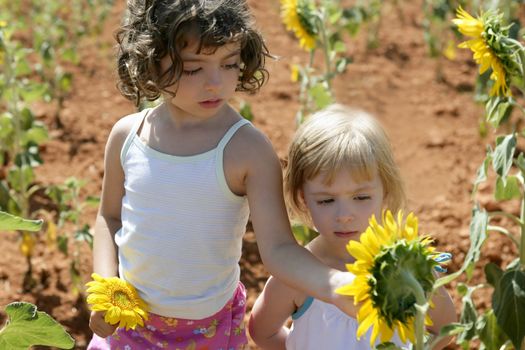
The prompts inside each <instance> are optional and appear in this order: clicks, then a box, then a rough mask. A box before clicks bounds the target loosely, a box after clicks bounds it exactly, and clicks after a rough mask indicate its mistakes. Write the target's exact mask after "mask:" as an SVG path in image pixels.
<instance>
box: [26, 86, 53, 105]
mask: <svg viewBox="0 0 525 350" xmlns="http://www.w3.org/2000/svg"><path fill="white" fill-rule="evenodd" d="M47 90H48V86H47V85H46V84H38V83H32V84H30V85H27V86H26V87H25V88H24V89H23V90H21V91H20V95H21V97H22V98H23V100H24V101H26V102H35V101H39V100H42V99H44V96H45V94H46V93H47Z"/></svg>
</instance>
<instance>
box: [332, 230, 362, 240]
mask: <svg viewBox="0 0 525 350" xmlns="http://www.w3.org/2000/svg"><path fill="white" fill-rule="evenodd" d="M358 233H359V232H357V231H336V232H334V234H335V235H336V236H337V237H341V238H350V237H352V236H354V235H356V234H358Z"/></svg>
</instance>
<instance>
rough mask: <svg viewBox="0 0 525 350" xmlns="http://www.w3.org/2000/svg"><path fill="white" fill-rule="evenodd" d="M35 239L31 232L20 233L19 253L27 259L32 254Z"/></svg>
mask: <svg viewBox="0 0 525 350" xmlns="http://www.w3.org/2000/svg"><path fill="white" fill-rule="evenodd" d="M35 244H36V239H35V236H34V235H33V234H32V233H31V232H23V233H22V242H21V243H20V251H21V252H22V254H23V255H24V256H25V257H29V256H31V255H32V254H33V250H34V248H35Z"/></svg>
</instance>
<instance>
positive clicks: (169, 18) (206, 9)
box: [115, 0, 271, 106]
mask: <svg viewBox="0 0 525 350" xmlns="http://www.w3.org/2000/svg"><path fill="white" fill-rule="evenodd" d="M115 37H116V40H117V43H118V57H117V65H118V75H119V81H118V83H117V87H118V88H119V90H120V91H121V93H122V94H123V95H124V96H125V97H126V98H128V99H130V100H132V101H135V104H136V105H137V106H138V105H139V104H140V102H141V100H143V99H146V100H148V101H153V100H156V99H157V98H159V97H160V95H161V93H162V92H167V91H166V88H167V87H169V86H172V85H173V84H175V83H176V82H177V81H178V80H179V79H180V77H181V75H182V70H183V62H182V60H181V56H180V52H181V50H182V49H184V48H185V47H186V46H188V42H189V40H190V39H197V40H198V50H197V53H200V52H204V51H203V50H205V53H206V54H208V53H211V54H212V53H213V52H215V50H216V49H217V48H218V47H220V46H222V45H225V44H228V43H232V42H240V44H241V72H240V75H239V82H238V84H237V91H246V92H249V93H255V92H256V91H257V90H259V88H260V87H261V86H262V85H263V84H264V82H265V81H266V80H267V78H268V71H267V70H266V69H265V68H264V63H265V58H266V57H271V55H270V53H269V51H268V48H267V47H266V45H265V43H264V41H263V38H262V36H261V34H260V33H259V32H258V31H257V30H256V29H255V26H254V20H253V17H252V16H251V14H250V11H249V9H248V5H247V4H246V1H245V0H214V1H210V0H128V7H127V12H126V16H125V18H124V21H123V24H122V26H121V27H120V29H119V30H118V31H117V32H116V34H115ZM166 55H169V57H170V58H171V60H172V62H173V64H172V65H171V67H170V68H169V69H168V70H166V71H164V72H163V71H162V70H161V66H160V62H161V59H162V58H163V57H165V56H166Z"/></svg>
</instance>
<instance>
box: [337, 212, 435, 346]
mask: <svg viewBox="0 0 525 350" xmlns="http://www.w3.org/2000/svg"><path fill="white" fill-rule="evenodd" d="M383 225H384V226H381V225H379V223H378V222H377V220H376V218H375V216H372V218H371V219H370V221H369V227H368V228H367V229H366V231H365V232H363V234H361V237H360V240H359V241H350V242H349V243H348V245H347V250H348V252H349V253H350V254H351V255H352V256H353V257H354V258H355V262H354V263H353V264H348V265H347V269H348V271H350V272H352V273H353V274H355V276H356V277H355V279H354V281H353V282H352V283H351V284H349V285H346V286H344V287H341V288H339V289H338V290H337V291H336V292H337V293H339V294H342V295H349V296H353V297H354V302H355V304H357V303H361V306H360V308H359V311H358V313H357V321H358V323H359V327H358V329H357V337H358V338H361V336H363V334H365V333H366V332H367V331H368V329H369V328H370V327H373V329H372V334H371V337H370V345H371V346H372V347H373V346H374V344H375V341H376V339H377V337H378V335H379V337H380V340H381V342H382V343H383V342H386V341H389V340H390V339H391V338H392V336H393V334H394V331H397V333H398V335H399V337H400V338H401V340H402V341H403V342H406V341H407V340H410V341H411V342H412V343H414V342H415V316H416V312H417V311H416V308H415V304H416V297H415V295H414V293H412V292H411V290H410V289H409V288H406V285H407V284H406V283H400V281H403V280H404V279H406V278H407V276H408V275H410V278H412V279H413V280H416V281H418V282H419V284H420V285H421V288H422V290H423V292H424V293H425V295H427V296H428V294H429V293H430V292H431V291H432V287H433V284H434V281H435V277H434V274H433V273H432V270H433V269H434V268H435V266H437V265H438V262H436V261H435V259H434V257H435V256H436V253H435V251H434V248H433V247H431V246H430V243H431V242H432V240H431V239H430V238H429V237H424V236H423V237H419V236H418V221H417V217H415V216H414V214H413V213H410V214H409V215H408V216H407V218H406V221H405V223H403V214H402V212H399V213H398V215H397V220H396V219H394V217H393V215H392V213H391V212H390V211H386V212H384V213H383ZM425 324H426V325H431V324H432V322H431V320H430V318H429V317H428V316H427V317H426V318H425Z"/></svg>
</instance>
